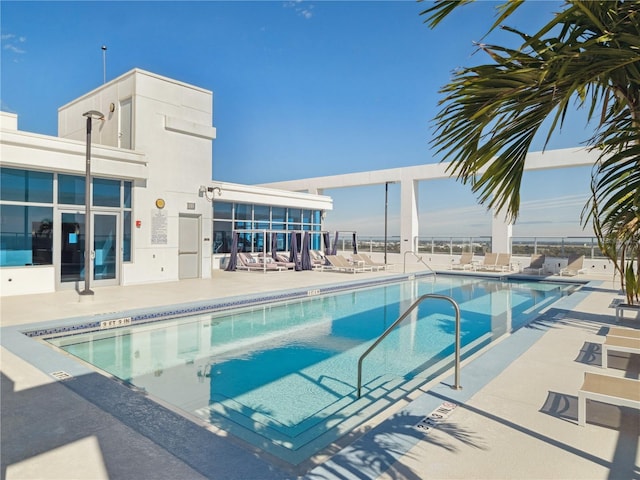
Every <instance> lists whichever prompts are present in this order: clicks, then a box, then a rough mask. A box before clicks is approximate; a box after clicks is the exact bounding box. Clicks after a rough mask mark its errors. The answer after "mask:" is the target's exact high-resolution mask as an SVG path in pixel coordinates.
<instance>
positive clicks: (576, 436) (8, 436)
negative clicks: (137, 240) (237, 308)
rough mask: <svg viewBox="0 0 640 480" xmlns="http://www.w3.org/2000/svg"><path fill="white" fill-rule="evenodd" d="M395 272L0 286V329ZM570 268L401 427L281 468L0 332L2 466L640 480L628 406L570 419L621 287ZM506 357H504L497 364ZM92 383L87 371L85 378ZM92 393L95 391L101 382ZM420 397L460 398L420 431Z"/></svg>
mask: <svg viewBox="0 0 640 480" xmlns="http://www.w3.org/2000/svg"><path fill="white" fill-rule="evenodd" d="M398 272H400V273H401V272H402V266H400V267H399V268H397V269H396V272H393V271H391V272H370V273H360V274H355V275H353V274H345V273H334V272H314V271H309V272H269V273H260V272H223V271H215V272H214V275H213V278H212V279H210V280H183V281H180V282H172V283H163V284H152V285H137V286H127V287H102V288H95V289H94V290H95V296H94V297H93V298H91V299H86V298H85V299H82V301H80V300H79V297H78V295H77V293H76V292H75V291H63V292H56V293H51V294H42V295H29V296H20V297H6V298H3V299H2V300H1V314H2V321H1V325H2V327H3V329H5V327H19V326H22V325H28V324H33V323H35V322H44V321H50V320H53V319H62V318H69V317H78V316H86V315H93V314H101V313H109V312H118V311H127V310H130V309H134V308H142V307H154V306H162V305H172V304H180V303H187V302H196V301H203V300H208V299H214V298H222V297H228V296H236V295H242V294H248V293H258V292H264V291H275V290H287V289H292V288H300V287H306V286H309V287H313V286H319V285H323V284H331V283H337V282H344V281H350V280H356V279H358V280H359V279H363V278H366V277H371V276H381V275H393V274H394V273H398ZM576 279H577V280H580V281H584V280H587V279H592V280H594V281H593V282H592V283H590V284H589V285H588V286H587V287H586V288H583V291H582V293H581V297H580V301H579V302H578V303H577V304H576V305H574V306H572V307H571V308H570V309H566V310H562V309H560V308H558V309H552V311H550V312H549V315H547V316H545V317H544V318H541V319H540V321H538V322H535V323H534V324H533V325H531V326H530V327H528V328H525V329H521V330H520V331H518V332H516V334H514V335H511V336H510V337H507V338H506V339H505V340H503V341H501V342H498V343H497V345H496V346H495V347H494V348H492V349H490V350H489V351H487V352H483V353H482V354H479V355H477V356H475V357H474V358H473V359H471V360H470V361H467V362H465V363H464V366H463V369H462V385H463V387H464V388H463V390H462V391H461V392H456V391H454V390H452V389H449V388H448V387H446V386H443V384H446V378H439V379H436V380H434V381H433V382H431V383H430V384H429V385H427V386H425V387H424V390H425V394H424V395H420V396H416V400H415V401H414V402H413V403H407V406H408V407H411V406H412V405H413V407H412V409H411V410H410V412H411V415H412V417H409V416H407V417H406V418H407V421H406V422H405V423H406V424H405V425H404V428H403V429H402V431H396V432H393V434H390V433H389V432H390V431H391V430H393V428H395V426H397V425H398V422H399V420H398V418H399V416H398V415H397V416H396V417H395V421H394V422H391V421H390V420H385V421H383V422H382V423H381V424H380V425H378V426H375V427H374V426H372V427H370V428H368V429H365V430H367V432H366V434H365V435H364V436H361V437H358V435H355V434H354V436H353V437H354V439H357V441H356V442H355V443H353V445H352V446H350V447H348V448H345V449H344V450H343V451H341V452H339V453H338V455H337V456H335V457H334V458H333V459H328V458H327V457H323V460H326V462H324V463H323V464H320V465H318V467H317V468H315V469H313V468H311V466H310V465H305V468H304V469H297V470H292V469H289V468H287V467H286V466H284V465H282V464H281V463H279V462H277V461H274V460H273V459H269V458H266V457H264V456H261V455H259V453H257V452H251V451H250V450H247V449H246V448H244V447H243V446H240V445H238V444H237V443H236V442H234V441H232V440H231V439H228V438H221V437H217V436H215V440H211V438H214V435H212V434H210V433H209V432H203V434H204V433H206V435H204V436H202V437H200V436H198V435H199V434H198V433H197V431H198V430H203V431H204V428H202V427H197V429H196V430H193V432H196V433H195V434H191V435H192V437H188V435H187V436H184V435H183V436H182V437H180V438H192V441H190V442H182V443H180V444H178V443H177V442H175V441H173V440H172V438H169V437H171V435H170V434H168V433H166V431H169V432H170V431H171V428H177V429H178V428H183V427H173V426H172V425H167V424H166V422H167V421H170V420H171V418H172V417H171V418H170V419H169V420H167V421H164V420H163V419H160V418H157V417H149V419H148V420H141V423H136V422H134V421H128V420H126V418H128V417H120V416H118V415H115V414H114V412H115V411H117V407H113V405H111V407H110V408H114V410H111V409H110V408H103V406H101V404H100V402H97V401H91V400H90V396H85V395H82V394H81V393H80V392H79V391H78V390H77V389H74V388H73V387H72V386H71V385H72V384H71V383H69V384H65V382H64V381H58V380H56V379H55V378H53V377H52V376H51V375H50V374H49V373H48V372H44V371H42V370H41V369H39V368H36V367H34V365H33V364H32V359H30V358H25V355H24V354H22V356H21V354H20V353H19V352H18V353H16V351H14V350H12V345H11V339H10V338H8V337H4V335H3V338H2V350H1V366H0V370H1V373H2V390H1V394H2V398H1V410H2V418H1V420H2V421H1V427H0V428H1V435H2V446H1V454H2V478H6V479H54V478H60V479H62V478H64V479H71V478H75V479H92V480H93V479H106V478H122V479H125V478H126V479H152V478H153V479H163V478H167V479H183V480H185V479H199V478H215V479H218V478H219V479H225V480H230V479H239V480H251V479H256V480H262V479H265V480H266V479H278V478H301V477H304V478H308V479H321V478H326V479H330V478H345V479H346V478H380V479H389V480H391V479H408V480H417V479H425V478H438V479H440V478H442V479H445V478H452V479H453V478H457V479H460V478H468V479H471V478H473V479H514V478H518V479H525V478H531V479H543V478H544V479H573V478H575V479H618V478H619V479H631V478H640V467H639V464H640V449H639V437H640V413H639V412H638V411H637V410H632V409H625V408H619V407H615V406H611V405H606V404H600V403H595V402H590V403H588V405H587V408H588V410H587V425H586V427H580V426H578V425H577V424H576V421H577V391H578V389H579V388H580V385H581V384H582V379H583V376H584V372H585V371H594V372H603V369H602V368H601V367H600V361H601V358H600V347H599V344H600V343H602V342H603V341H604V335H605V334H606V331H607V329H608V327H609V326H610V325H613V324H614V323H615V308H614V305H615V301H617V300H621V299H622V298H623V296H622V295H621V293H620V291H619V284H618V282H613V281H612V279H611V277H610V276H609V277H600V278H595V277H589V276H586V275H581V276H579V277H577V278H576ZM569 298H571V297H569ZM639 322H640V319H637V318H635V317H634V315H633V314H632V313H627V314H626V319H625V321H624V323H625V325H627V326H631V327H637V326H638V325H640V323H639ZM520 332H521V333H520ZM531 338H533V340H531ZM519 339H524V340H519ZM505 359H508V360H507V361H506V363H505V367H504V368H503V367H499V366H496V365H499V364H501V362H505ZM34 363H35V362H34ZM493 370H495V371H496V372H497V373H496V374H495V375H493V376H491V378H486V379H485V378H482V374H481V373H478V372H483V371H493ZM639 372H640V360H639V358H638V356H637V355H633V354H613V353H612V354H610V356H609V368H607V369H606V373H607V374H610V375H616V376H623V377H628V378H638V375H639ZM109 382H110V383H113V384H114V385H115V382H111V381H109ZM100 385H102V384H101V383H100V382H98V383H96V384H95V388H96V389H99V388H101V387H100ZM83 388H86V386H85V387H83ZM123 388H124V387H123ZM114 392H115V393H113V392H104V396H105V398H106V396H107V395H111V396H110V397H109V399H110V400H109V401H110V402H111V401H113V402H115V403H117V402H118V399H119V398H120V397H118V393H117V391H116V390H114ZM427 392H429V393H427ZM94 395H96V397H95V398H99V397H100V391H99V390H97V391H95V392H94ZM465 395H466V396H467V397H468V398H465ZM429 396H431V399H432V400H433V399H435V400H436V401H437V402H441V401H446V400H450V401H453V402H454V403H457V404H458V407H457V408H455V409H454V410H453V411H452V412H451V414H450V415H449V416H448V417H447V418H446V420H444V421H442V422H441V423H440V424H438V426H437V427H436V428H433V429H431V430H430V431H429V432H427V433H426V434H424V433H419V432H417V430H415V429H414V428H413V426H414V425H415V423H416V420H415V419H419V418H420V417H421V416H427V415H428V414H429V413H430V412H431V411H432V410H433V405H434V404H433V402H431V403H430V402H429V401H423V402H422V403H421V401H422V400H424V399H428V398H429ZM458 398H463V400H462V401H460V400H458ZM105 401H106V400H105ZM123 402H124V401H123ZM124 407H126V408H133V409H135V408H139V409H140V410H139V415H140V416H144V415H145V414H146V413H147V410H145V407H144V405H137V404H136V405H133V406H131V405H129V404H126V403H123V408H124ZM421 409H422V410H421ZM399 415H400V414H399ZM413 417H415V418H413ZM123 418H124V419H123ZM145 422H146V423H145ZM139 425H148V428H144V429H141V428H140V427H139ZM385 425H387V427H386V428H385ZM187 428H188V427H187ZM189 432H192V430H189ZM403 436H404V437H408V438H409V442H408V443H407V446H406V448H398V446H397V445H398V442H397V438H398V437H403ZM392 437H393V438H392ZM203 439H204V440H203Z"/></svg>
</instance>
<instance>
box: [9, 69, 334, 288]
mask: <svg viewBox="0 0 640 480" xmlns="http://www.w3.org/2000/svg"><path fill="white" fill-rule="evenodd" d="M91 111H95V112H96V113H95V114H94V115H93V117H94V118H93V119H92V120H89V122H90V126H91V127H90V128H89V123H88V121H87V116H85V115H84V114H85V113H87V112H91ZM100 115H101V116H102V117H103V118H102V119H100V118H99V117H100ZM0 127H1V137H0V167H1V173H2V183H1V190H0V213H1V218H2V220H1V222H2V223H1V224H0V233H1V241H0V267H1V268H0V285H1V295H3V296H5V295H19V294H27V293H43V292H51V291H55V290H60V289H65V288H75V289H78V290H81V289H82V288H83V285H85V281H84V263H85V260H84V251H85V247H84V244H85V235H84V233H85V211H86V209H85V193H84V192H85V172H86V169H87V163H90V169H91V178H92V182H91V185H90V188H91V194H90V198H91V222H90V228H89V230H90V236H91V238H90V239H89V242H90V243H89V245H90V250H91V262H90V276H89V279H90V286H91V287H93V286H101V285H130V284H136V283H146V282H162V281H173V280H178V279H182V278H208V277H210V276H211V269H212V268H219V267H220V258H222V257H224V253H225V250H226V251H227V252H228V250H227V245H226V243H227V240H228V239H229V237H230V233H231V231H232V230H258V229H263V230H283V231H287V230H297V231H299V230H309V231H320V230H321V222H322V218H323V213H324V211H326V210H330V209H332V201H331V199H330V198H329V197H326V196H323V195H312V194H307V193H295V192H289V191H282V190H275V189H270V188H264V187H252V186H246V185H237V184H229V183H223V182H213V181H212V142H213V140H214V139H215V138H216V129H215V127H213V95H212V92H210V91H208V90H204V89H202V88H198V87H195V86H193V85H188V84H185V83H182V82H179V81H176V80H172V79H169V78H165V77H161V76H159V75H155V74H152V73H149V72H145V71H142V70H138V69H134V70H132V71H130V72H128V73H125V74H124V75H122V76H120V77H118V78H116V79H114V80H112V81H110V82H108V83H106V84H104V85H102V86H100V87H99V88H96V89H95V90H93V91H92V92H89V93H87V94H86V95H84V96H82V97H80V98H78V99H76V100H74V101H72V102H70V103H68V104H67V105H64V106H63V107H61V108H60V109H59V111H58V137H51V136H46V135H39V134H34V133H28V132H22V131H19V130H18V117H17V115H15V114H10V113H5V112H2V113H1V114H0ZM89 132H90V133H89ZM89 135H90V139H91V143H90V152H88V149H87V143H88V142H87V140H88V138H89ZM87 157H89V158H90V162H87ZM212 203H213V208H212ZM214 211H216V212H218V213H217V214H215V216H216V219H215V223H216V224H217V228H215V229H214ZM214 230H215V235H214ZM243 241H244V246H245V248H248V247H250V248H251V249H255V248H257V247H259V246H260V245H262V242H264V239H263V238H262V237H261V236H260V235H259V234H256V233H247V234H246V235H244V236H243ZM279 242H280V245H281V246H282V247H283V248H285V247H286V246H287V245H286V240H285V235H284V233H283V234H282V235H281V237H280V238H279ZM214 249H215V252H216V254H214Z"/></svg>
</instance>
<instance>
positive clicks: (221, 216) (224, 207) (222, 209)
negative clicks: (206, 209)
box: [213, 201, 233, 220]
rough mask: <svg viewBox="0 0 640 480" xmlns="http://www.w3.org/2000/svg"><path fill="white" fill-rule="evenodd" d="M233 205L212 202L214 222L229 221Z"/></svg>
mask: <svg viewBox="0 0 640 480" xmlns="http://www.w3.org/2000/svg"><path fill="white" fill-rule="evenodd" d="M232 212H233V203H227V202H217V201H216V202H213V218H215V219H216V220H231V213H232Z"/></svg>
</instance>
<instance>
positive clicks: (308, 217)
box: [302, 210, 311, 223]
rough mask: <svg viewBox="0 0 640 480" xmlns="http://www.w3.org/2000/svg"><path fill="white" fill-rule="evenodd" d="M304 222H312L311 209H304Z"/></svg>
mask: <svg viewBox="0 0 640 480" xmlns="http://www.w3.org/2000/svg"><path fill="white" fill-rule="evenodd" d="M302 223H311V210H302Z"/></svg>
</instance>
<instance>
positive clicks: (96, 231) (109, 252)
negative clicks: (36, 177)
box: [60, 212, 120, 289]
mask: <svg viewBox="0 0 640 480" xmlns="http://www.w3.org/2000/svg"><path fill="white" fill-rule="evenodd" d="M91 218H92V220H93V221H92V228H91V230H92V233H93V235H92V236H93V238H92V240H91V245H92V247H93V249H92V251H91V259H92V261H91V264H90V268H91V272H90V275H91V279H92V281H91V285H92V286H93V285H95V286H100V285H117V284H118V283H119V267H120V239H119V236H118V221H119V215H118V214H117V213H106V212H95V213H92V217H91ZM60 225H61V227H60V232H61V238H60V284H61V285H63V286H64V285H73V286H77V287H78V288H80V289H82V285H79V284H80V282H84V274H85V272H84V250H85V231H86V225H85V215H84V213H78V212H62V213H61V219H60Z"/></svg>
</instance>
